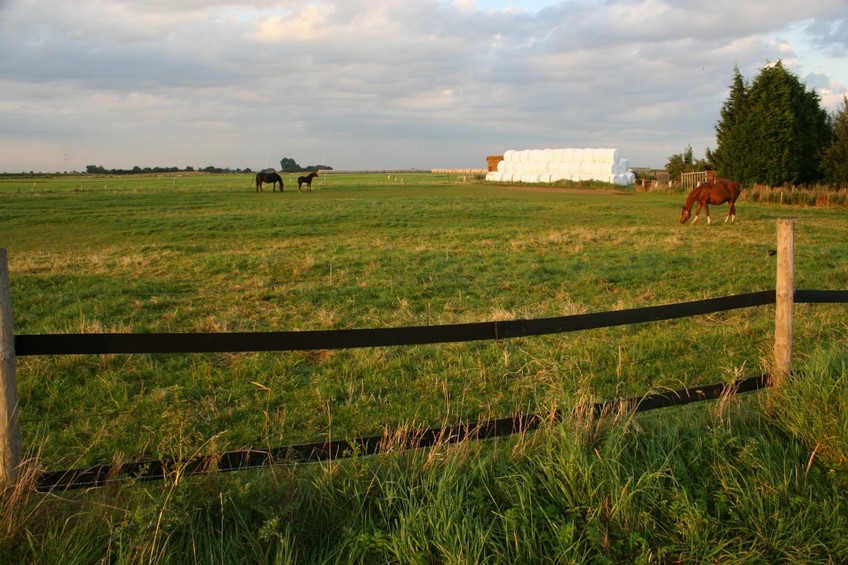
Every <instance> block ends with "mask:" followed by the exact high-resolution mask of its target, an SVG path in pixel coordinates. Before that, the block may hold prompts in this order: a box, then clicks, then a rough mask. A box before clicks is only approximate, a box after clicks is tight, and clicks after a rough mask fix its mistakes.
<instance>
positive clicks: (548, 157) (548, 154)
mask: <svg viewBox="0 0 848 565" xmlns="http://www.w3.org/2000/svg"><path fill="white" fill-rule="evenodd" d="M553 160H554V150H553V149H543V150H542V161H544V162H545V163H549V162H551V161H553Z"/></svg>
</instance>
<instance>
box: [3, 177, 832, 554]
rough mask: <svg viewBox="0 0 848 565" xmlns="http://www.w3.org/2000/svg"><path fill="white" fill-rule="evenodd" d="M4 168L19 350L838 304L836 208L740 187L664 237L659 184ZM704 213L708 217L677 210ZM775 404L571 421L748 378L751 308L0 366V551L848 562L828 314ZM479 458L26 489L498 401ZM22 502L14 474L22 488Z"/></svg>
mask: <svg viewBox="0 0 848 565" xmlns="http://www.w3.org/2000/svg"><path fill="white" fill-rule="evenodd" d="M285 181H286V190H285V192H283V193H279V192H277V193H273V192H271V191H270V190H268V189H266V191H264V192H262V193H257V192H256V191H255V190H254V188H253V183H252V178H250V177H249V176H245V175H242V176H236V175H232V176H210V175H187V176H177V177H174V176H162V177H153V176H137V177H84V178H83V177H55V178H51V177H32V178H11V177H10V178H1V179H0V247H4V248H6V249H7V250H8V256H9V269H10V279H11V287H12V301H13V309H14V326H15V332H16V333H18V334H38V333H80V332H98V333H99V332H233V331H277V330H319V329H341V328H377V327H401V326H411V325H431V324H452V323H464V322H480V321H491V320H508V319H515V318H542V317H550V316H562V315H569V314H579V313H587V312H601V311H607V310H615V309H625V308H632V307H639V306H646V305H658V304H668V303H675V302H682V301H688V300H695V299H702V298H710V297H718V296H725V295H731V294H737V293H747V292H752V291H759V290H767V289H773V288H774V286H775V267H776V264H775V263H776V259H775V257H774V255H773V254H772V253H770V251H771V250H773V249H774V248H775V245H776V244H775V240H776V223H777V220H778V219H781V218H794V219H795V220H796V244H795V247H796V270H797V273H796V287H797V288H800V289H839V290H842V289H848V259H846V258H848V238H846V237H845V228H846V219H847V218H846V213H848V212H846V210H845V209H843V208H825V207H801V206H781V205H779V204H768V203H765V202H761V201H757V202H754V201H753V199H752V198H751V199H748V198H746V197H745V195H744V194H743V198H742V199H741V200H740V201H739V202H738V203H737V212H738V219H737V222H736V223H735V224H732V225H731V224H724V223H723V222H722V220H723V217H724V214H725V212H726V206H719V207H715V208H714V209H713V212H712V213H713V218H714V222H713V224H712V225H707V224H706V222H704V221H701V222H699V223H697V224H694V225H680V224H679V223H678V221H677V218H678V213H679V210H680V206H681V205H682V202H683V200H684V196H683V195H682V194H663V193H636V192H634V191H632V190H630V191H618V190H614V189H612V188H603V187H594V188H593V189H591V190H589V189H584V190H578V191H566V190H560V191H535V190H516V189H514V188H510V187H505V186H496V185H490V184H486V183H483V182H480V181H477V180H475V179H472V178H470V177H468V176H464V175H458V176H455V175H454V176H448V175H435V174H428V173H420V174H409V173H405V174H389V173H386V174H367V175H366V174H338V175H335V174H334V175H324V176H321V177H319V178H318V179H316V181H315V182H314V184H313V188H314V190H313V191H312V192H298V191H297V189H296V182H295V179H294V178H293V175H287V176H286V178H285ZM702 220H703V218H702ZM795 310H796V323H795V360H796V367H797V369H798V375H797V376H796V378H795V379H792V380H791V381H790V382H789V383H788V384H787V386H786V387H785V388H783V389H781V390H780V391H771V390H769V391H763V392H760V393H756V394H749V395H745V396H743V397H736V398H723V399H721V400H720V401H716V402H709V403H701V404H698V405H693V406H689V407H683V408H675V409H667V410H662V411H658V412H654V413H648V414H645V415H639V416H636V415H633V414H627V413H612V414H610V415H607V416H606V417H604V418H602V419H600V420H592V419H591V418H589V417H587V416H586V413H585V408H586V406H587V404H588V403H591V402H593V401H598V400H606V399H614V398H618V397H629V396H639V395H642V394H646V393H649V392H657V391H663V390H667V389H670V388H671V389H677V388H681V387H684V386H693V385H698V384H711V383H716V382H725V381H731V380H733V379H736V378H739V377H742V376H750V375H756V374H760V373H763V372H765V371H767V370H768V368H769V363H770V357H771V352H772V334H773V328H774V308H773V307H761V308H753V309H743V310H734V311H729V312H724V313H718V314H712V315H708V316H701V317H695V318H691V319H682V320H674V321H667V322H658V323H651V324H640V325H633V326H625V327H618V328H608V329H599V330H592V331H586V332H579V333H569V334H561V335H553V336H543V337H533V338H521V339H512V340H502V341H497V342H471V343H461V344H441V345H428V346H416V347H381V348H373V349H350V350H335V351H326V350H318V351H302V352H277V353H234V354H227V353H222V354H194V355H97V356H83V355H77V356H57V357H19V358H18V359H17V367H18V389H19V397H20V418H21V424H22V428H23V440H24V445H25V449H26V450H27V455H26V456H27V466H26V470H27V474H26V477H25V480H23V481H22V483H21V484H22V485H23V486H19V487H18V488H17V489H7V490H6V491H5V492H4V493H3V494H2V495H0V514H2V515H3V516H4V517H5V518H4V519H3V520H0V561H2V562H16V563H17V562H38V563H52V562H58V561H61V562H62V563H65V564H69V563H100V562H102V563H107V562H108V563H140V562H146V563H198V562H208V563H213V562H214V563H232V562H256V563H260V562H261V563H588V562H591V563H623V562H626V563H677V562H681V563H683V562H686V563H689V562H693V563H712V562H722V563H725V562H732V563H775V562H787V563H788V562H792V563H795V562H807V563H813V562H815V563H818V562H823V563H827V562H833V563H838V562H845V561H846V560H848V543H846V538H845V535H844V532H845V531H846V528H848V510H846V509H848V500H846V498H845V492H846V490H845V487H846V486H848V426H846V422H848V386H846V385H848V362H846V356H845V351H846V346H848V332H846V322H845V320H846V316H845V306H844V305H806V304H799V305H796V308H795ZM557 408H559V409H562V410H563V413H574V414H575V417H574V418H572V419H569V418H566V419H565V420H564V421H563V422H562V423H561V424H559V425H552V426H545V427H543V429H541V430H539V431H537V432H535V433H525V434H519V435H518V436H516V437H512V438H509V439H503V440H498V441H491V442H463V443H461V444H459V445H456V446H450V445H438V446H436V447H435V448H432V449H428V450H422V451H418V452H410V453H396V454H390V455H382V456H378V457H353V458H352V459H349V460H345V461H336V462H330V463H327V464H321V465H307V466H301V467H286V466H283V467H276V468H273V469H266V470H261V471H251V472H240V473H232V474H228V475H209V476H204V477H199V478H189V479H186V478H184V477H181V476H179V474H177V475H176V476H174V477H170V478H169V479H168V480H166V481H163V482H161V483H158V482H157V483H139V484H133V483H123V484H116V485H110V486H109V487H106V488H103V489H95V490H92V491H75V492H67V493H51V494H47V495H40V494H36V493H34V492H32V491H31V489H28V488H27V485H31V480H32V473H33V472H34V471H37V470H39V469H47V470H57V469H62V468H68V467H81V466H85V465H91V464H97V463H109V462H115V461H120V460H134V459H138V458H151V457H152V458H161V457H189V456H192V455H196V454H214V453H220V452H223V451H227V450H231V449H243V448H248V447H255V448H261V447H266V446H270V447H274V446H279V445H284V444H288V443H300V442H307V441H325V440H327V439H338V438H353V437H356V436H359V435H371V434H375V433H380V432H382V431H383V430H393V429H396V428H400V429H409V428H410V427H416V426H438V425H441V424H453V423H457V422H460V421H469V420H476V419H479V418H489V417H504V416H509V415H511V414H514V413H517V412H539V413H543V414H544V413H548V412H549V411H552V410H554V409H557ZM27 481H29V482H27Z"/></svg>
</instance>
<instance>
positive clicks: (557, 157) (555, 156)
mask: <svg viewBox="0 0 848 565" xmlns="http://www.w3.org/2000/svg"><path fill="white" fill-rule="evenodd" d="M564 160H565V149H552V150H551V161H553V162H554V163H561V162H562V161H564Z"/></svg>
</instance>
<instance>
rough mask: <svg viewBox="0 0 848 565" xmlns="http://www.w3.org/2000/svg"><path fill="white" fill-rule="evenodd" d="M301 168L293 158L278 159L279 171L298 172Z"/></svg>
mask: <svg viewBox="0 0 848 565" xmlns="http://www.w3.org/2000/svg"><path fill="white" fill-rule="evenodd" d="M302 170H303V169H301V168H300V165H298V164H297V162H296V161H295V160H294V159H290V158H288V157H283V158H282V159H280V171H282V172H284V173H299V172H301V171H302Z"/></svg>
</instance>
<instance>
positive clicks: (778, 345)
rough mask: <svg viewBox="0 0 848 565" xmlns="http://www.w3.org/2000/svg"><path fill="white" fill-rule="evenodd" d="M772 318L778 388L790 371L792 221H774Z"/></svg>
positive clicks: (792, 270)
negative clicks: (775, 242)
mask: <svg viewBox="0 0 848 565" xmlns="http://www.w3.org/2000/svg"><path fill="white" fill-rule="evenodd" d="M775 300H776V302H775V317H774V324H775V325H774V372H773V375H772V377H773V379H774V382H773V383H772V384H773V385H774V386H776V387H779V386H780V385H781V383H783V382H784V381H785V380H786V378H787V377H788V376H789V373H790V372H791V371H792V324H793V320H792V318H793V307H794V304H795V221H794V220H778V221H777V287H776V296H775Z"/></svg>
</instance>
